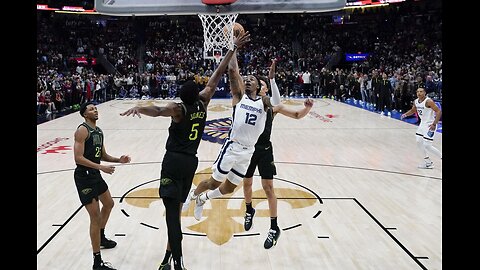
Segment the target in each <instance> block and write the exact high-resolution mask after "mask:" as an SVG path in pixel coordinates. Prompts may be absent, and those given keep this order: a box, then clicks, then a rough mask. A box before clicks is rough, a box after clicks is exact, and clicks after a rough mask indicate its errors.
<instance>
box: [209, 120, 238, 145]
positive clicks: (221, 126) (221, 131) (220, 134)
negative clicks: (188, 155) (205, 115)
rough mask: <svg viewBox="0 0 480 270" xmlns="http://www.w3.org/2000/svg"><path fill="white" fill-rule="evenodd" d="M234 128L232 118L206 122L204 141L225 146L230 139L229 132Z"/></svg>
mask: <svg viewBox="0 0 480 270" xmlns="http://www.w3.org/2000/svg"><path fill="white" fill-rule="evenodd" d="M231 126H232V118H231V117H225V118H220V119H214V120H209V121H206V122H205V130H204V131H203V135H202V140H204V141H209V142H212V143H218V144H223V143H224V142H225V139H226V138H227V137H228V132H229V131H230V127H231Z"/></svg>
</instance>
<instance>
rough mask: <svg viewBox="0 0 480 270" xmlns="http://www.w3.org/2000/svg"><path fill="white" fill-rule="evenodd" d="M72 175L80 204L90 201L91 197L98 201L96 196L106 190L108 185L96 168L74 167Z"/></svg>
mask: <svg viewBox="0 0 480 270" xmlns="http://www.w3.org/2000/svg"><path fill="white" fill-rule="evenodd" d="M73 177H74V179H75V186H77V191H78V196H79V197H80V202H82V205H87V204H89V203H91V202H92V200H93V199H95V200H97V201H98V196H99V195H102V194H103V193H104V192H105V191H107V190H108V185H107V183H106V182H105V180H103V178H102V175H101V174H100V171H98V170H93V169H92V170H86V169H83V168H76V169H75V172H74V174H73Z"/></svg>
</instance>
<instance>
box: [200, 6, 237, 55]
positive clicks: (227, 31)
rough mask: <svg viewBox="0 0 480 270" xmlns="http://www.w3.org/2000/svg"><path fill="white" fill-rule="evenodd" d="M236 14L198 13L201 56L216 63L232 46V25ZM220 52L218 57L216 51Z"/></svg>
mask: <svg viewBox="0 0 480 270" xmlns="http://www.w3.org/2000/svg"><path fill="white" fill-rule="evenodd" d="M237 16H238V14H218V13H216V14H198V17H200V20H201V21H202V26H203V57H204V58H205V59H215V61H216V62H217V63H218V62H220V60H221V59H222V58H223V55H225V53H226V51H227V50H228V49H230V48H231V47H232V46H233V25H234V24H235V20H236V19H237ZM219 52H220V57H219V56H218V53H219Z"/></svg>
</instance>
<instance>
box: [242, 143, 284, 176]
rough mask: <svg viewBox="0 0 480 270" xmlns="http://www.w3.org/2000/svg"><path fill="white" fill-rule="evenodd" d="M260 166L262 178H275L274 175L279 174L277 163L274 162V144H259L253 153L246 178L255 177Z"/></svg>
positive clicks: (259, 170)
mask: <svg viewBox="0 0 480 270" xmlns="http://www.w3.org/2000/svg"><path fill="white" fill-rule="evenodd" d="M257 166H258V172H259V173H260V176H261V177H262V179H273V176H274V175H276V174H277V170H276V167H275V163H274V162H273V150H272V146H271V145H270V146H267V147H264V146H260V147H259V146H257V147H256V148H255V152H254V153H253V156H252V159H251V160H250V165H249V166H248V169H247V173H246V174H245V177H246V178H251V177H253V174H254V173H255V168H256V167H257Z"/></svg>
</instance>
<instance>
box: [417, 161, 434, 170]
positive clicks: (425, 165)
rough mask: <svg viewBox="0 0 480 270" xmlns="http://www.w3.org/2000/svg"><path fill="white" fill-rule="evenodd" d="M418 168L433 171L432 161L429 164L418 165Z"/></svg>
mask: <svg viewBox="0 0 480 270" xmlns="http://www.w3.org/2000/svg"><path fill="white" fill-rule="evenodd" d="M418 168H419V169H433V168H434V166H433V161H432V162H430V163H422V164H420V165H418Z"/></svg>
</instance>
